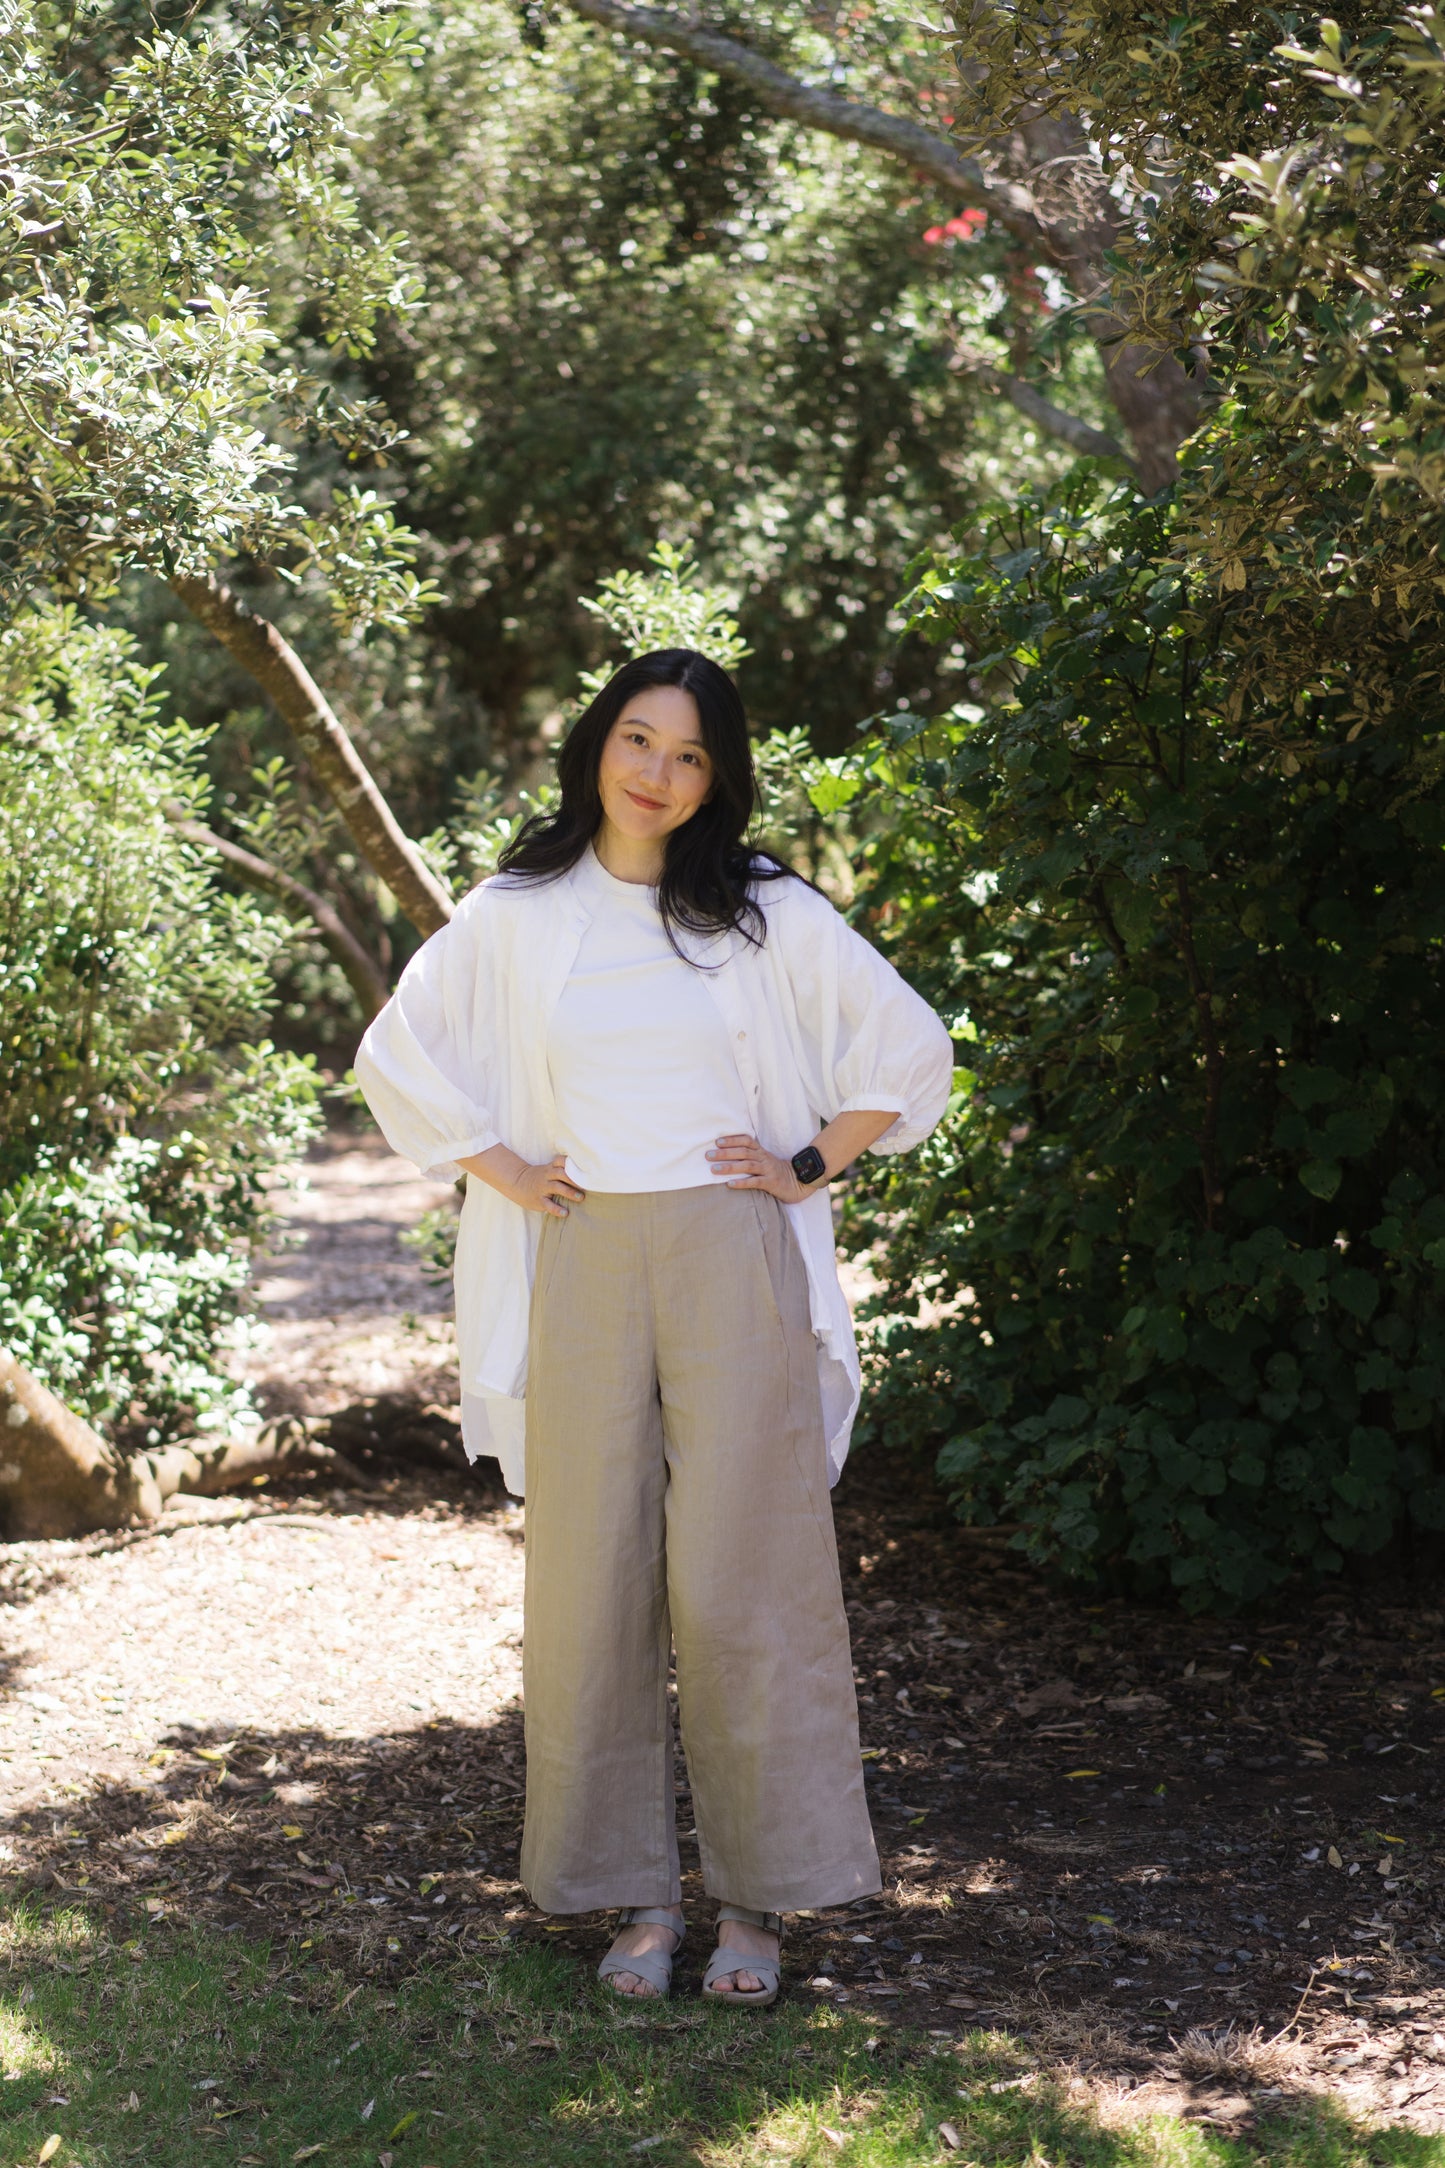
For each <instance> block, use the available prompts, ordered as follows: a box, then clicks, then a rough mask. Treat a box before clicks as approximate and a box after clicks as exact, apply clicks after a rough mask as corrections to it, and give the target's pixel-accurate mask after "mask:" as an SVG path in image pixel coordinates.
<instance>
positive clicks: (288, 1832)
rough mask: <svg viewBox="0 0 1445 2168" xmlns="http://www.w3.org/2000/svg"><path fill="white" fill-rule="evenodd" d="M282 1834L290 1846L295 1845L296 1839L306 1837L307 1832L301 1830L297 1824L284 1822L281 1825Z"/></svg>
mask: <svg viewBox="0 0 1445 2168" xmlns="http://www.w3.org/2000/svg"><path fill="white" fill-rule="evenodd" d="M281 1834H282V1836H283V1837H284V1838H285V1839H286V1841H287V1843H288V1844H294V1843H295V1842H296V1839H297V1838H298V1837H304V1836H305V1834H306V1832H305V1830H304V1829H299V1828H298V1827H297V1825H296V1823H295V1822H283V1823H282V1824H281Z"/></svg>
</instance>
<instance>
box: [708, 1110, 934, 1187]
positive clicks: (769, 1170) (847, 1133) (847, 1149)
mask: <svg viewBox="0 0 1445 2168" xmlns="http://www.w3.org/2000/svg"><path fill="white" fill-rule="evenodd" d="M897 1119H898V1116H897V1114H896V1113H892V1112H884V1111H882V1110H881V1109H879V1108H876V1107H862V1108H855V1109H854V1110H853V1111H852V1112H851V1113H848V1114H838V1115H835V1116H834V1118H833V1120H832V1121H831V1122H829V1123H828V1124H827V1125H826V1126H825V1127H824V1128H822V1129H820V1130H819V1131H818V1134H817V1136H816V1137H813V1138H812V1139H811V1140H810V1141H811V1143H812V1144H813V1146H814V1148H815V1149H816V1151H817V1152H818V1153H819V1155H820V1157H821V1159H822V1161H823V1172H822V1174H820V1175H819V1176H818V1179H817V1180H816V1181H815V1182H807V1183H803V1182H800V1181H799V1180H798V1177H797V1176H796V1174H794V1172H793V1167H792V1162H791V1160H787V1159H779V1158H777V1157H776V1155H775V1154H774V1153H772V1152H768V1151H765V1150H764V1149H763V1147H762V1145H761V1144H759V1142H758V1140H757V1138H756V1137H719V1138H718V1140H717V1143H716V1144H715V1145H714V1146H713V1148H712V1150H711V1151H710V1152H709V1153H708V1155H707V1156H708V1158H709V1159H710V1160H711V1161H712V1162H713V1169H712V1171H713V1173H714V1174H715V1175H720V1176H721V1177H722V1178H723V1180H724V1181H726V1183H727V1186H728V1188H729V1189H762V1190H766V1191H767V1193H768V1195H769V1196H770V1197H776V1198H778V1199H779V1201H780V1202H781V1203H783V1204H801V1203H802V1201H803V1199H804V1198H805V1197H811V1196H812V1195H813V1193H814V1191H815V1190H819V1189H826V1188H827V1186H828V1184H829V1183H830V1182H831V1181H832V1179H833V1177H834V1175H835V1174H841V1173H842V1171H843V1169H844V1168H845V1167H847V1166H849V1165H851V1163H852V1162H853V1161H854V1160H855V1159H856V1158H857V1157H858V1154H859V1153H860V1152H866V1151H867V1149H868V1147H869V1145H870V1144H875V1143H876V1142H877V1141H878V1139H879V1137H881V1136H882V1135H883V1132H884V1131H885V1129H891V1128H892V1127H893V1124H894V1123H895V1122H896V1121H897ZM798 1149H799V1151H801V1150H802V1149H803V1147H802V1145H801V1144H800V1145H799V1147H798Z"/></svg>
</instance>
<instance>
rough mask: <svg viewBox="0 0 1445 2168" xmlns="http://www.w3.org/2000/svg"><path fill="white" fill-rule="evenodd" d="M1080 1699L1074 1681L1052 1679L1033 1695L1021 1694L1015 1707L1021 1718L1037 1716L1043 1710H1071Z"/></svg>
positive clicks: (1038, 1687)
mask: <svg viewBox="0 0 1445 2168" xmlns="http://www.w3.org/2000/svg"><path fill="white" fill-rule="evenodd" d="M1078 1698H1079V1696H1078V1692H1077V1690H1076V1688H1075V1686H1074V1682H1073V1680H1072V1679H1050V1680H1049V1682H1048V1684H1047V1685H1046V1686H1036V1687H1035V1688H1034V1690H1033V1692H1032V1693H1029V1694H1020V1696H1019V1698H1018V1700H1017V1701H1016V1702H1015V1703H1014V1707H1015V1708H1016V1709H1017V1710H1018V1713H1019V1715H1020V1716H1037V1715H1038V1713H1039V1711H1040V1710H1041V1709H1067V1708H1070V1707H1072V1705H1073V1703H1074V1702H1076V1701H1077V1700H1078Z"/></svg>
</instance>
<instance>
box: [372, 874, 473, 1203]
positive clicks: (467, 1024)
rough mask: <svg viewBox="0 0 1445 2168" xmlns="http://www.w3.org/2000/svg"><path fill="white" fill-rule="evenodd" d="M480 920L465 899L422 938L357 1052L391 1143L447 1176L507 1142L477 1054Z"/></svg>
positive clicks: (422, 1166) (426, 1170)
mask: <svg viewBox="0 0 1445 2168" xmlns="http://www.w3.org/2000/svg"><path fill="white" fill-rule="evenodd" d="M471 901H472V899H471V898H469V899H468V903H470V902H471ZM474 920H475V912H474V911H472V910H469V909H468V908H467V905H463V907H462V909H461V910H460V911H458V913H457V916H456V917H455V918H454V919H453V920H452V921H451V923H450V925H447V926H443V927H442V929H441V931H440V932H439V933H434V934H433V935H432V937H431V939H430V940H429V941H426V942H424V943H423V944H422V946H421V948H419V949H418V951H417V953H416V955H415V956H413V958H412V960H411V962H410V963H409V964H408V965H407V967H406V969H405V971H404V972H403V973H402V975H401V980H400V983H399V984H398V986H397V989H396V992H395V993H394V994H393V995H392V997H391V999H390V1001H388V1003H387V1004H386V1007H385V1008H384V1009H383V1010H382V1011H381V1013H380V1015H379V1016H377V1017H376V1018H375V1019H374V1020H373V1022H372V1023H371V1025H370V1027H369V1029H368V1030H367V1033H366V1036H365V1038H364V1039H363V1040H362V1042H361V1045H360V1046H359V1047H358V1049H357V1053H356V1080H357V1082H358V1084H359V1085H360V1086H361V1089H362V1093H363V1095H364V1096H365V1099H366V1103H367V1105H368V1106H369V1107H370V1109H371V1111H372V1113H373V1115H374V1116H375V1117H376V1122H377V1126H378V1128H379V1129H380V1130H381V1133H382V1135H383V1136H384V1137H385V1138H386V1141H387V1143H388V1144H389V1145H390V1146H391V1148H392V1150H393V1151H394V1152H399V1153H400V1154H401V1156H402V1158H403V1159H409V1160H410V1161H411V1162H412V1164H413V1166H415V1167H416V1168H418V1169H419V1171H420V1172H421V1173H422V1174H425V1175H431V1176H433V1177H434V1178H435V1179H437V1180H440V1181H448V1180H451V1181H454V1180H456V1178H457V1177H458V1175H459V1174H460V1172H461V1169H460V1168H459V1167H458V1165H457V1161H458V1160H459V1159H469V1158H471V1157H472V1156H473V1155H474V1154H475V1153H477V1152H485V1151H486V1150H488V1148H489V1147H490V1146H491V1145H493V1144H499V1143H500V1142H501V1141H502V1140H501V1138H500V1136H499V1134H498V1132H497V1128H496V1125H495V1123H494V1121H493V1119H492V1115H491V1112H490V1109H489V1106H488V1099H489V1096H490V1095H489V1092H488V1088H487V1085H488V1080H487V1078H486V1075H485V1074H484V1068H483V1064H482V1063H481V1062H480V1061H479V1060H478V1059H477V1057H476V1054H475V1052H474V1048H475V1046H476V1043H477V1040H478V1037H479V1031H478V1025H479V1023H480V1022H482V1021H483V1020H481V1019H479V1018H478V1016H477V1013H476V1011H477V1002H478V999H479V996H480V991H481V989H480V986H479V983H478V979H479V975H478V972H477V969H476V953H475V926H474Z"/></svg>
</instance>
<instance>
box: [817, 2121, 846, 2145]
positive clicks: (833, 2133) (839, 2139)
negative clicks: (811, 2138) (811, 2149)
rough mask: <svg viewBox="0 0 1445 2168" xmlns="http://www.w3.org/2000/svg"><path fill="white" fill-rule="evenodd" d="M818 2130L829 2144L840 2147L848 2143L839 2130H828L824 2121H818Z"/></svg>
mask: <svg viewBox="0 0 1445 2168" xmlns="http://www.w3.org/2000/svg"><path fill="white" fill-rule="evenodd" d="M818 2130H819V2135H820V2136H821V2137H824V2138H826V2139H827V2141H828V2143H829V2145H836V2146H838V2147H839V2148H840V2149H841V2148H842V2147H843V2146H845V2145H846V2144H847V2143H848V2141H847V2139H846V2138H845V2137H844V2136H843V2133H842V2131H841V2130H829V2128H828V2126H827V2124H826V2123H820V2124H819V2126H818Z"/></svg>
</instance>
